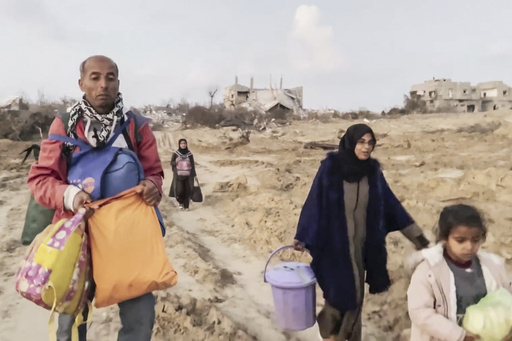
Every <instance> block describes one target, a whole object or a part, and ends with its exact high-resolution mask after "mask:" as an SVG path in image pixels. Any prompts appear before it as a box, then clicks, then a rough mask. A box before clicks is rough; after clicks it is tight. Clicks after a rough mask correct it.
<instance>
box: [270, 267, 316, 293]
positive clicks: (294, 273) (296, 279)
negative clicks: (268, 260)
mask: <svg viewBox="0 0 512 341" xmlns="http://www.w3.org/2000/svg"><path fill="white" fill-rule="evenodd" d="M265 279H266V280H267V282H269V283H270V284H271V285H272V286H275V287H279V288H290V289H297V288H304V287H308V286H310V285H312V284H314V283H316V278H315V274H314V273H313V270H311V267H310V266H309V265H307V264H304V263H299V262H288V263H281V264H279V265H276V266H274V267H273V268H272V269H270V270H269V271H267V273H266V274H265Z"/></svg>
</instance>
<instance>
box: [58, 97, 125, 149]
mask: <svg viewBox="0 0 512 341" xmlns="http://www.w3.org/2000/svg"><path fill="white" fill-rule="evenodd" d="M122 109H123V97H122V95H121V93H118V94H117V98H116V101H115V103H114V109H112V111H111V112H109V113H108V114H106V115H100V114H98V113H97V112H96V110H94V108H93V107H92V106H91V104H90V103H89V102H88V101H87V100H86V99H85V96H84V97H83V98H82V100H80V101H78V102H77V103H76V104H75V105H73V106H72V107H71V109H70V111H69V123H68V131H67V132H66V133H67V135H68V136H70V137H73V138H75V139H76V138H78V135H77V133H76V125H77V123H78V121H79V120H80V118H86V119H90V120H91V121H97V122H99V123H101V129H100V130H99V131H97V130H96V129H94V138H95V139H96V146H97V147H102V146H104V145H105V144H106V143H107V141H108V139H109V137H110V135H111V133H112V131H113V130H114V129H115V126H116V124H117V123H119V122H120V121H121V120H122V117H123V110H122ZM66 146H67V148H69V149H73V148H74V146H72V145H71V144H68V143H66Z"/></svg>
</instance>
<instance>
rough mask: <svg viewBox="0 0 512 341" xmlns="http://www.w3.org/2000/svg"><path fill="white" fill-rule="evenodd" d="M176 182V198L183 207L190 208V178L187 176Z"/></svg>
mask: <svg viewBox="0 0 512 341" xmlns="http://www.w3.org/2000/svg"><path fill="white" fill-rule="evenodd" d="M177 181H178V182H177V183H176V200H177V201H178V203H179V204H180V205H183V208H188V206H189V204H190V194H191V193H190V192H191V191H190V180H189V178H188V176H187V177H183V178H178V179H177Z"/></svg>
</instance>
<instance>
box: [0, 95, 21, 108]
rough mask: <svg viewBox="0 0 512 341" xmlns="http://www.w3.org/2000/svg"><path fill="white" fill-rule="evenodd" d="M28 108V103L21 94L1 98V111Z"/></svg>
mask: <svg viewBox="0 0 512 341" xmlns="http://www.w3.org/2000/svg"><path fill="white" fill-rule="evenodd" d="M26 109H28V104H26V103H25V102H23V98H22V97H20V96H14V97H8V98H4V99H0V111H7V110H14V111H18V110H26Z"/></svg>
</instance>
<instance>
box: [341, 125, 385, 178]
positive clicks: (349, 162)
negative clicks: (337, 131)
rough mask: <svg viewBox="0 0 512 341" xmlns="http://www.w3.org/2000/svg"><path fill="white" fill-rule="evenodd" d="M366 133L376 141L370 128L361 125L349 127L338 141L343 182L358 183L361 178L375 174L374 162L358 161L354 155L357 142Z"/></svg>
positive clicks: (368, 160)
mask: <svg viewBox="0 0 512 341" xmlns="http://www.w3.org/2000/svg"><path fill="white" fill-rule="evenodd" d="M367 133H370V134H371V135H372V138H373V140H374V141H375V142H376V141H377V139H376V138H375V134H374V133H373V130H372V128H370V127H369V126H367V125H366V124H362V123H359V124H354V125H352V126H350V127H349V128H348V129H347V131H346V132H345V135H343V137H342V138H341V140H340V146H339V154H340V159H341V173H342V176H343V180H345V181H347V182H359V181H361V179H362V178H363V177H365V176H370V175H372V174H373V173H374V172H375V169H376V166H375V160H373V159H371V158H368V159H367V160H359V158H358V157H357V156H356V154H355V148H356V145H357V141H358V140H359V139H360V138H361V137H363V136H364V135H365V134H367Z"/></svg>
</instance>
